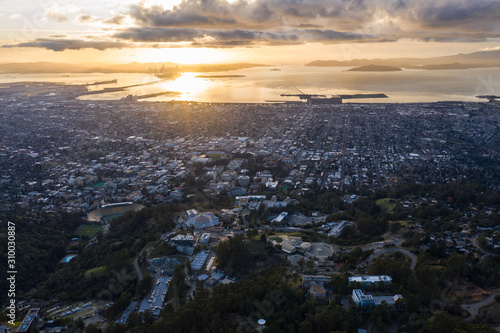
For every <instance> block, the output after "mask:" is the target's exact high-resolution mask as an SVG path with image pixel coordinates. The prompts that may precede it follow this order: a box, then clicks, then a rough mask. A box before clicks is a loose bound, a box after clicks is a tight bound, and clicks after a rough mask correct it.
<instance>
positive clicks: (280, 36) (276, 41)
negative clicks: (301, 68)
mask: <svg viewBox="0 0 500 333" xmlns="http://www.w3.org/2000/svg"><path fill="white" fill-rule="evenodd" d="M114 37H115V38H117V39H123V40H127V41H132V42H147V43H175V42H190V43H192V45H193V46H201V45H203V46H214V47H229V46H235V45H237V46H242V45H287V44H288V45H289V44H300V43H307V42H324V43H332V42H345V41H364V40H367V39H369V40H372V41H374V40H378V41H381V40H382V39H381V38H380V37H378V36H373V35H362V34H357V33H352V32H339V31H334V30H320V29H290V30H287V31H265V30H264V31H259V30H249V29H194V28H150V27H147V28H129V29H126V30H125V31H122V32H119V33H117V34H115V35H114Z"/></svg>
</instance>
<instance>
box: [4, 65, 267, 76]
mask: <svg viewBox="0 0 500 333" xmlns="http://www.w3.org/2000/svg"><path fill="white" fill-rule="evenodd" d="M265 66H268V65H263V64H251V63H232V64H194V65H182V64H176V63H173V62H161V63H160V62H159V63H138V62H132V63H129V64H68V63H53V62H28V63H4V64H0V73H1V74H61V73H168V72H222V71H232V70H238V69H244V68H252V67H265Z"/></svg>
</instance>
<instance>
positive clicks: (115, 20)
mask: <svg viewBox="0 0 500 333" xmlns="http://www.w3.org/2000/svg"><path fill="white" fill-rule="evenodd" d="M125 19H126V16H125V15H123V14H116V15H114V16H112V17H110V18H109V19H107V20H104V23H106V24H115V25H120V24H122V23H123V22H124V21H125Z"/></svg>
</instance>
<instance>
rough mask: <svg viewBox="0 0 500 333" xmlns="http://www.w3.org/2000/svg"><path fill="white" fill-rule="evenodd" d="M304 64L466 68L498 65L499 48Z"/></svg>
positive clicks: (499, 62)
mask: <svg viewBox="0 0 500 333" xmlns="http://www.w3.org/2000/svg"><path fill="white" fill-rule="evenodd" d="M306 66H339V67H349V66H393V67H400V68H411V69H428V70H436V69H467V68H480V67H500V50H495V51H478V52H473V53H468V54H462V53H461V54H457V55H451V56H443V57H433V58H391V59H353V60H346V61H338V60H315V61H311V62H310V63H307V64H306Z"/></svg>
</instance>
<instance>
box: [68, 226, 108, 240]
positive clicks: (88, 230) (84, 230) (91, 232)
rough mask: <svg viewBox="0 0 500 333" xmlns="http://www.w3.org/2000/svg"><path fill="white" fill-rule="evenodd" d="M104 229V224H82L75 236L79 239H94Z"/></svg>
mask: <svg viewBox="0 0 500 333" xmlns="http://www.w3.org/2000/svg"><path fill="white" fill-rule="evenodd" d="M103 228H104V225H103V224H82V225H81V226H79V227H78V229H76V231H75V234H76V235H77V236H78V237H83V236H85V237H88V238H92V237H94V236H95V234H97V233H98V232H99V231H101V230H102V229H103Z"/></svg>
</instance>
